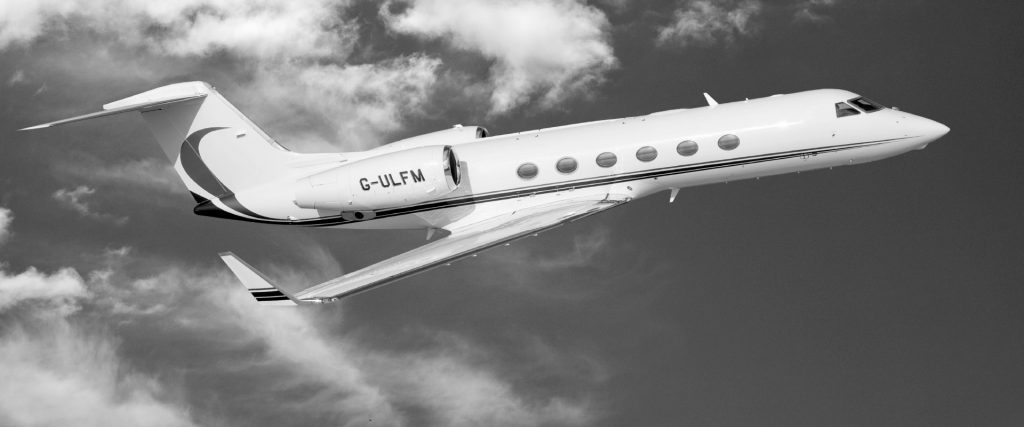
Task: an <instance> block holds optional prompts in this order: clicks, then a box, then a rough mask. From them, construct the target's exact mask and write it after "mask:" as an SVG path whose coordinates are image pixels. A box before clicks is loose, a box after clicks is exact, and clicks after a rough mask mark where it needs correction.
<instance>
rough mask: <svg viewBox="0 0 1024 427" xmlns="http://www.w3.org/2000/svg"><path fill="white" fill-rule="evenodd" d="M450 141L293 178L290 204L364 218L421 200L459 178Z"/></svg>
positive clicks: (446, 188)
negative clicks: (293, 183)
mask: <svg viewBox="0 0 1024 427" xmlns="http://www.w3.org/2000/svg"><path fill="white" fill-rule="evenodd" d="M461 178H462V177H461V173H460V170H459V159H458V158H457V157H456V156H455V152H454V151H453V150H452V147H451V146H447V145H445V146H438V145H435V146H429V147H418V148H411V149H408V150H402V151H396V152H392V153H386V154H381V155H379V156H374V157H370V158H366V159H362V160H359V161H355V162H352V163H349V164H344V165H342V166H338V167H336V168H333V169H329V170H326V171H323V172H320V173H317V174H314V175H310V176H308V177H305V178H302V179H300V180H299V181H298V183H297V184H298V186H297V188H296V190H295V205H297V206H298V207H300V208H307V209H318V210H327V211H341V212H342V216H343V217H344V216H345V215H346V213H347V214H349V216H352V217H353V219H370V218H372V216H373V213H372V211H374V210H378V209H387V208H393V207H398V206H405V205H411V204H416V203H422V202H426V201H430V200H433V199H436V198H438V197H441V196H444V195H446V194H448V193H451V192H452V191H455V189H456V188H458V186H459V182H460V181H461Z"/></svg>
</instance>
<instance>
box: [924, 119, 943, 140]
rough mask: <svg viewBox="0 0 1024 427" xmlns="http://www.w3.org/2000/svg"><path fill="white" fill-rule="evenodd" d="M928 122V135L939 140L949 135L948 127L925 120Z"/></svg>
mask: <svg viewBox="0 0 1024 427" xmlns="http://www.w3.org/2000/svg"><path fill="white" fill-rule="evenodd" d="M925 120H926V121H927V122H928V133H927V134H928V135H929V136H931V137H933V138H935V139H939V138H941V137H943V136H944V135H946V134H947V133H949V126H946V125H944V124H942V123H939V122H937V121H935V120H931V119H925Z"/></svg>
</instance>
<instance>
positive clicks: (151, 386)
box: [0, 268, 194, 426]
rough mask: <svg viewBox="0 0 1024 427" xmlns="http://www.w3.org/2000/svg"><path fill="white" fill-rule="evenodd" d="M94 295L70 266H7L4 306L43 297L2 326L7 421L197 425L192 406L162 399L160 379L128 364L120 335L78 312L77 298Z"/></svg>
mask: <svg viewBox="0 0 1024 427" xmlns="http://www.w3.org/2000/svg"><path fill="white" fill-rule="evenodd" d="M88 295H89V294H88V293H87V292H86V291H85V287H84V283H83V280H82V278H81V276H79V275H78V273H77V272H75V271H74V270H73V269H70V268H65V269H61V270H59V271H58V272H56V273H54V274H52V275H44V274H40V273H39V272H37V271H36V270H35V269H33V268H29V269H28V270H27V271H26V272H24V273H21V274H18V275H14V276H11V275H8V274H7V273H5V272H0V296H2V297H3V299H0V311H3V310H4V309H7V308H10V307H11V304H14V303H17V302H24V301H28V300H30V299H34V300H36V302H38V303H40V306H39V307H37V308H35V311H34V312H32V313H28V314H25V313H23V314H22V315H21V316H19V317H18V318H17V320H15V321H13V322H10V321H8V322H6V324H5V326H4V328H3V329H2V332H0V366H2V368H0V424H4V425H10V426H39V425H80V426H107V425H151V426H191V425H194V424H193V423H192V422H191V421H190V420H189V415H188V411H187V410H185V409H183V408H181V407H179V406H177V405H174V404H171V403H167V402H165V401H163V400H162V394H163V389H162V387H161V386H160V384H159V383H158V382H157V381H156V380H154V379H152V378H149V377H146V376H144V375H140V374H138V373H135V372H134V371H133V370H132V369H131V368H130V367H129V366H126V364H125V363H124V361H123V360H122V359H121V357H120V356H119V355H118V352H117V343H116V340H115V339H114V338H113V337H111V336H109V335H107V334H104V333H101V332H97V331H94V330H89V329H86V328H84V327H82V326H79V325H78V324H77V323H78V322H75V321H72V320H70V316H73V314H72V313H74V311H75V310H72V309H68V308H69V306H70V305H71V304H73V303H72V301H73V300H75V299H79V298H84V297H87V296H88ZM18 298H20V300H18V301H14V299H18Z"/></svg>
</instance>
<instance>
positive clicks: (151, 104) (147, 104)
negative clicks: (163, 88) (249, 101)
mask: <svg viewBox="0 0 1024 427" xmlns="http://www.w3.org/2000/svg"><path fill="white" fill-rule="evenodd" d="M205 96H206V94H205V93H191V94H187V95H177V96H169V97H164V98H163V99H161V98H155V99H152V98H151V99H149V100H146V101H144V102H141V103H138V104H133V105H124V106H121V105H119V103H120V102H121V101H118V102H114V103H111V104H107V105H106V106H104V107H107V106H110V107H111V108H109V109H104V110H103V111H97V112H95V113H89V114H83V115H81V116H75V117H70V118H67V119H63V120H57V121H54V122H49V123H43V124H41V125H35V126H30V127H27V128H24V129H20V130H34V129H43V128H48V127H53V126H59V125H64V124H68V123H74V122H80V121H83V120H89V119H95V118H97V117H106V116H112V115H115V114H121V113H127V112H130V111H141V110H145V109H154V108H159V107H160V106H163V105H167V104H173V103H176V102H184V101H189V100H193V99H199V98H203V97H205ZM128 99H131V98H128Z"/></svg>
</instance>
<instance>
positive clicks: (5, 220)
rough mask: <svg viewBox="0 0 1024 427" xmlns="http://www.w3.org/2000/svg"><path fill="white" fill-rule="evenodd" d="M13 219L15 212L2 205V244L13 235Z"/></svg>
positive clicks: (0, 234) (0, 243)
mask: <svg viewBox="0 0 1024 427" xmlns="http://www.w3.org/2000/svg"><path fill="white" fill-rule="evenodd" d="M11 221H14V213H12V212H11V210H10V209H7V208H5V207H2V206H0V245H2V244H4V242H6V241H7V238H9V237H11Z"/></svg>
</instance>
